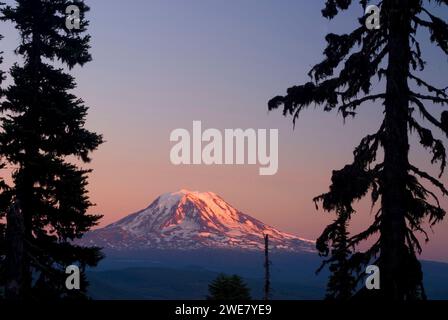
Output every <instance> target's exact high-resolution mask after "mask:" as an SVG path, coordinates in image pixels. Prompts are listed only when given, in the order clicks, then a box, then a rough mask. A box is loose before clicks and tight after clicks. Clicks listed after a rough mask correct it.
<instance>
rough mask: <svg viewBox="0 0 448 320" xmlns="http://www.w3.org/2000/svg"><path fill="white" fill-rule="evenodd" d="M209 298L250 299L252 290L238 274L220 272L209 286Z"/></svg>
mask: <svg viewBox="0 0 448 320" xmlns="http://www.w3.org/2000/svg"><path fill="white" fill-rule="evenodd" d="M208 291H209V296H207V300H250V299H251V297H250V290H249V288H248V287H247V285H246V284H245V283H244V281H243V279H242V278H241V277H239V276H237V275H233V276H227V275H225V274H220V275H219V276H218V277H217V278H216V279H215V280H213V281H212V283H210V285H209V286H208Z"/></svg>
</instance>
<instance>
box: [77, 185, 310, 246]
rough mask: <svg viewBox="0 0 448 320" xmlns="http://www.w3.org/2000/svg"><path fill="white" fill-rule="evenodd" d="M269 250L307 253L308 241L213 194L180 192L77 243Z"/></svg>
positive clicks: (161, 198) (167, 195) (153, 203)
mask: <svg viewBox="0 0 448 320" xmlns="http://www.w3.org/2000/svg"><path fill="white" fill-rule="evenodd" d="M265 234H268V235H269V237H270V244H271V247H272V248H274V249H279V250H287V251H313V250H314V242H313V241H310V240H305V239H301V238H299V237H296V236H294V235H291V234H288V233H284V232H281V231H279V230H277V229H275V228H273V227H271V226H268V225H266V224H264V223H263V222H261V221H259V220H257V219H255V218H253V217H251V216H249V215H246V214H244V213H242V212H240V211H239V210H237V209H235V208H234V207H233V206H231V205H230V204H229V203H227V202H226V201H225V200H223V199H222V198H221V197H219V196H218V195H217V194H215V193H213V192H199V191H190V190H187V189H181V190H179V191H176V192H171V193H165V194H162V195H161V196H159V197H158V198H157V199H156V200H154V201H153V202H152V203H151V204H150V205H149V206H148V207H147V208H146V209H143V210H141V211H138V212H136V213H133V214H131V215H128V216H126V217H125V218H123V219H121V220H119V221H117V222H115V223H112V224H110V225H108V226H106V227H105V228H102V229H98V230H95V231H92V232H90V233H88V234H87V235H86V237H85V239H84V240H83V242H86V241H87V242H88V244H94V245H98V246H102V247H106V248H107V247H108V248H113V249H144V248H158V249H168V248H169V249H197V248H204V247H205V248H232V249H242V250H261V249H262V248H263V245H264V239H263V237H264V235H265Z"/></svg>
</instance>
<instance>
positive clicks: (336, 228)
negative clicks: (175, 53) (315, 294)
mask: <svg viewBox="0 0 448 320" xmlns="http://www.w3.org/2000/svg"><path fill="white" fill-rule="evenodd" d="M325 232H329V233H331V234H328V236H327V237H324V238H322V237H321V238H320V239H318V241H317V248H319V252H325V250H328V244H329V243H330V245H331V256H330V258H329V259H327V260H325V261H324V263H323V264H322V265H321V268H319V270H318V272H320V270H321V269H322V268H323V267H325V266H326V265H329V269H330V272H331V275H330V278H329V280H328V283H327V294H326V299H328V300H339V301H345V300H349V299H350V298H351V297H352V295H353V293H354V291H355V287H356V279H355V277H354V274H353V273H354V272H353V270H352V268H351V267H350V264H349V262H350V257H351V255H352V252H351V250H350V248H349V247H348V241H347V240H348V232H347V221H346V219H345V216H344V214H340V216H339V217H338V219H337V220H336V221H335V222H334V223H333V224H331V225H330V226H329V228H328V230H326V231H324V233H325ZM323 239H331V240H330V241H327V240H324V241H322V240H323Z"/></svg>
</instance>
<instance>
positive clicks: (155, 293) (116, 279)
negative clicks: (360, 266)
mask: <svg viewBox="0 0 448 320" xmlns="http://www.w3.org/2000/svg"><path fill="white" fill-rule="evenodd" d="M106 253H107V258H106V259H105V260H104V261H103V262H102V263H101V264H100V266H99V267H98V268H97V269H95V271H90V272H89V273H88V278H89V281H90V283H91V286H90V294H91V296H92V297H93V298H96V299H204V297H205V295H206V294H207V288H208V284H209V283H210V281H211V280H212V279H214V278H215V277H216V276H217V275H218V274H219V273H220V272H224V273H227V274H233V273H236V274H239V275H241V276H242V277H243V278H244V279H245V280H246V281H247V283H248V284H249V286H250V288H251V289H252V295H253V296H254V298H261V297H262V286H263V253H262V252H244V251H240V252H237V251H235V250H192V251H176V250H149V251H148V250H147V251H129V252H111V251H106ZM271 259H272V266H271V271H272V277H271V278H272V288H273V294H272V298H273V299H292V300H293V299H321V298H323V297H324V295H325V286H326V281H327V277H328V272H327V271H324V272H322V273H321V274H319V275H316V274H315V271H316V269H317V267H318V266H319V264H320V258H319V257H318V256H317V255H315V254H309V253H287V252H277V253H273V254H272V255H271ZM422 265H423V271H424V277H425V278H424V283H425V289H426V293H427V295H428V297H429V298H430V299H448V264H446V263H439V262H431V261H423V262H422Z"/></svg>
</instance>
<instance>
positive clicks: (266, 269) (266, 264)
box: [264, 234, 271, 300]
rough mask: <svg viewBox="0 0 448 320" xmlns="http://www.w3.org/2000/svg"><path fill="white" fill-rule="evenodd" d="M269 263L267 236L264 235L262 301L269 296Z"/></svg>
mask: <svg viewBox="0 0 448 320" xmlns="http://www.w3.org/2000/svg"><path fill="white" fill-rule="evenodd" d="M270 269H271V261H270V260H269V235H268V234H265V235H264V300H269V297H270V296H271V270H270Z"/></svg>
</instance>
